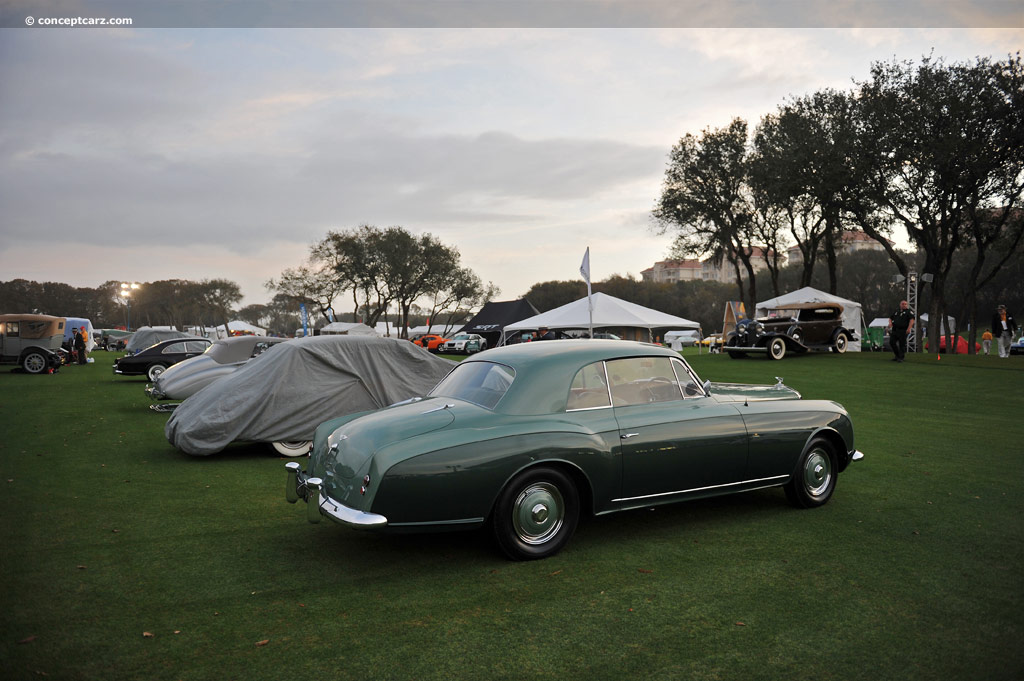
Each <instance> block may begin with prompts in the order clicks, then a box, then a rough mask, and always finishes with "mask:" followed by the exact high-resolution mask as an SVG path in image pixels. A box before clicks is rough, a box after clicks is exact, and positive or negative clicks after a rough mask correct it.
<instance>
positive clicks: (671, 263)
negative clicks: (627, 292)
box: [640, 246, 771, 284]
mask: <svg viewBox="0 0 1024 681" xmlns="http://www.w3.org/2000/svg"><path fill="white" fill-rule="evenodd" d="M768 252H769V253H771V251H768ZM751 264H752V265H753V266H754V271H755V272H760V271H761V270H763V269H765V268H766V267H768V263H767V262H766V260H765V249H764V248H761V247H758V246H755V247H754V252H753V255H752V256H751ZM640 276H641V277H642V278H643V280H644V281H653V282H657V283H659V284H674V283H675V282H677V281H720V282H722V283H725V284H734V283H736V270H735V269H734V268H733V266H732V265H730V264H729V263H728V262H727V261H725V260H723V261H722V263H721V264H720V265H715V264H714V263H713V262H712V261H711V259H710V258H708V259H707V260H704V261H701V260H662V261H660V262H656V263H654V266H653V267H648V268H647V269H646V270H643V271H642V272H640Z"/></svg>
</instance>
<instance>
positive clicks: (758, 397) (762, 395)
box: [711, 380, 800, 402]
mask: <svg viewBox="0 0 1024 681" xmlns="http://www.w3.org/2000/svg"><path fill="white" fill-rule="evenodd" d="M711 396H712V397H713V398H715V399H716V400H718V401H719V402H751V401H757V402H760V401H764V400H799V399H800V393H798V392H797V391H796V390H793V389H792V388H790V387H789V386H786V385H783V384H782V381H781V380H780V381H779V382H778V383H776V384H775V385H751V384H748V383H712V384H711Z"/></svg>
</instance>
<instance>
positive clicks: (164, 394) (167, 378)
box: [146, 336, 287, 400]
mask: <svg viewBox="0 0 1024 681" xmlns="http://www.w3.org/2000/svg"><path fill="white" fill-rule="evenodd" d="M285 340H287V339H286V338H268V337H266V336H234V337H232V338H223V339H221V340H218V341H215V342H214V343H213V345H211V346H210V347H209V348H207V350H206V352H204V353H203V354H201V355H199V356H198V357H192V358H191V359H187V360H185V361H184V362H179V363H178V364H175V365H174V366H172V367H170V368H168V369H167V370H166V371H165V372H163V373H162V374H160V375H159V376H157V377H156V380H155V381H153V383H152V384H151V385H149V386H147V387H146V394H147V395H149V396H150V397H151V398H153V399H154V400H183V399H185V398H186V397H189V396H191V395H194V394H195V393H197V392H199V390H200V389H202V388H204V387H206V386H208V385H209V384H210V383H213V382H214V381H215V380H217V379H218V378H221V377H222V376H227V375H228V374H230V373H232V372H233V371H235V370H236V369H238V367H240V366H242V365H243V364H245V363H246V362H248V361H249V360H250V359H252V358H253V357H256V356H257V355H260V354H262V353H263V352H265V351H266V350H268V349H269V348H271V347H273V346H274V345H277V344H278V343H281V342H283V341H285Z"/></svg>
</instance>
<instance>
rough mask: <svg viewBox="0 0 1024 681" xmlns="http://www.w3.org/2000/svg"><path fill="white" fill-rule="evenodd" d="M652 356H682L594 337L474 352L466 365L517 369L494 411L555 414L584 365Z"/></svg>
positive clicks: (640, 344) (626, 342) (536, 342)
mask: <svg viewBox="0 0 1024 681" xmlns="http://www.w3.org/2000/svg"><path fill="white" fill-rule="evenodd" d="M651 356H661V357H675V358H677V359H681V358H680V356H679V353H678V352H675V351H674V350H670V349H668V348H665V347H663V346H660V345H652V344H650V343H637V342H635V341H622V340H603V339H599V338H595V339H583V340H548V341H534V342H532V343H517V344H516V345H506V346H503V347H500V348H494V349H493V350H486V351H484V352H481V353H480V354H478V355H474V356H473V357H471V358H469V359H466V360H464V361H463V364H466V363H469V362H497V363H498V364H505V365H507V366H510V367H512V368H513V369H515V371H516V380H514V381H513V382H512V385H511V387H509V390H508V392H507V393H506V394H505V396H504V397H503V398H502V399H501V401H500V402H499V403H498V405H497V407H495V411H498V412H502V413H507V414H553V413H558V412H562V411H565V403H566V400H567V399H568V395H569V384H570V382H571V381H572V379H573V377H574V376H575V375H576V372H577V371H579V370H580V369H581V368H582V367H584V366H586V365H588V364H592V363H594V362H599V361H602V360H612V359H623V358H626V357H651Z"/></svg>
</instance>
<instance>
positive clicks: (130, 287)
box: [121, 281, 139, 331]
mask: <svg viewBox="0 0 1024 681" xmlns="http://www.w3.org/2000/svg"><path fill="white" fill-rule="evenodd" d="M137 288H139V285H138V284H137V283H135V282H134V281H133V282H130V283H129V282H121V297H122V298H124V302H125V303H126V304H127V305H128V318H127V323H126V326H127V327H128V329H127V330H128V331H131V330H132V291H134V290H135V289H137Z"/></svg>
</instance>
